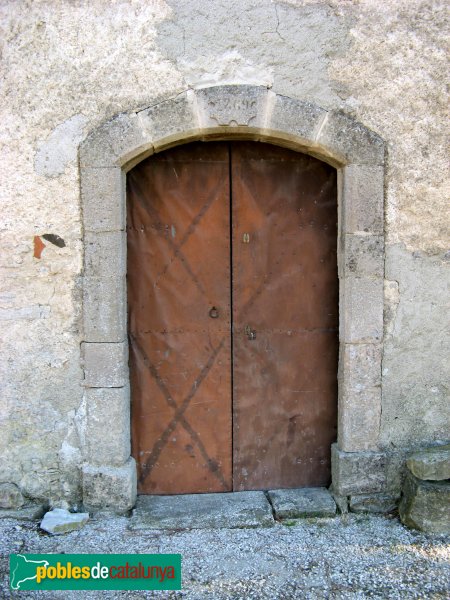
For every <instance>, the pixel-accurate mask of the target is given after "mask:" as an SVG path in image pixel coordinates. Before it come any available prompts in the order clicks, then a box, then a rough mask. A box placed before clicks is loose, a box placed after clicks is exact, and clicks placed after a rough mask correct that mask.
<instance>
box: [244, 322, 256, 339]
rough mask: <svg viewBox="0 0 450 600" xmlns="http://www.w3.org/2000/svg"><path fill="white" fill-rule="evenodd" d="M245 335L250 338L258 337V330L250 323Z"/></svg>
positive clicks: (246, 327)
mask: <svg viewBox="0 0 450 600" xmlns="http://www.w3.org/2000/svg"><path fill="white" fill-rule="evenodd" d="M245 335H246V336H247V337H248V339H249V340H254V339H256V331H255V330H254V329H252V328H251V327H250V325H246V326H245Z"/></svg>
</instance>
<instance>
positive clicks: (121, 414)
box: [85, 386, 130, 466]
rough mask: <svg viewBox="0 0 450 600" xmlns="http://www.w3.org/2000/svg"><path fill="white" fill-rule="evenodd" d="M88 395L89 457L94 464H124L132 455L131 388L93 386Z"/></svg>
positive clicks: (87, 457) (87, 430)
mask: <svg viewBox="0 0 450 600" xmlns="http://www.w3.org/2000/svg"><path fill="white" fill-rule="evenodd" d="M85 399H86V432H85V435H86V456H85V458H86V460H87V462H88V463H89V464H91V465H111V466H120V465H123V464H124V463H125V462H126V461H127V460H128V457H129V456H130V390H129V387H128V386H127V387H123V388H91V389H87V390H86V391H85Z"/></svg>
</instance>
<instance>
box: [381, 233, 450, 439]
mask: <svg viewBox="0 0 450 600" xmlns="http://www.w3.org/2000/svg"><path fill="white" fill-rule="evenodd" d="M449 266H450V265H449V264H448V262H447V261H446V259H445V254H442V255H440V256H427V255H426V254H425V253H421V252H408V250H406V248H405V246H404V245H401V244H398V245H394V246H387V247H386V277H387V279H388V283H387V288H385V290H386V289H387V290H388V294H387V298H386V300H387V306H388V307H389V308H388V313H387V315H388V318H389V320H388V321H387V323H386V325H387V327H388V331H389V335H388V336H387V338H386V340H385V346H384V359H383V399H382V409H383V412H382V418H381V443H382V445H383V446H384V447H388V448H397V447H402V446H406V447H407V446H408V445H409V446H414V445H423V444H428V443H433V442H435V441H438V440H445V439H446V438H448V432H449V431H450V413H449V410H448V406H449V399H450V377H449V372H448V356H449V355H450V343H449V340H450V336H449V334H448V333H449V332H448V314H449V309H450V306H449V301H448V289H449V287H450V268H449ZM393 281H394V282H398V291H397V289H396V288H397V286H396V285H395V284H393V285H392V287H391V284H392V282H393ZM391 302H392V304H390V303H391Z"/></svg>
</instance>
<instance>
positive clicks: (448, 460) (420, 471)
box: [406, 444, 450, 510]
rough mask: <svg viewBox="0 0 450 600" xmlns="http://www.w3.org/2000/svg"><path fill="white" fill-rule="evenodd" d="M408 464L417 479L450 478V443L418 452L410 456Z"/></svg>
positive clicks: (435, 479) (439, 479)
mask: <svg viewBox="0 0 450 600" xmlns="http://www.w3.org/2000/svg"><path fill="white" fill-rule="evenodd" d="M406 465H407V467H408V469H409V470H410V471H411V473H412V474H413V475H415V476H416V477H417V479H426V480H431V481H442V480H444V479H450V444H447V445H445V446H434V447H432V448H427V449H426V450H423V451H421V452H416V453H415V454H413V455H412V456H410V457H409V458H408V460H407V461H406ZM449 510H450V506H449Z"/></svg>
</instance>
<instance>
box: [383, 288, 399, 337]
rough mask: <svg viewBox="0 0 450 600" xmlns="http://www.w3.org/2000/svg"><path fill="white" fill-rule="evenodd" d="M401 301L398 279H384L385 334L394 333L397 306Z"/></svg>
mask: <svg viewBox="0 0 450 600" xmlns="http://www.w3.org/2000/svg"><path fill="white" fill-rule="evenodd" d="M399 302H400V291H399V287H398V281H389V280H387V279H386V280H385V281H384V335H385V336H388V335H393V333H394V323H395V317H396V314H397V307H398V304H399Z"/></svg>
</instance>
